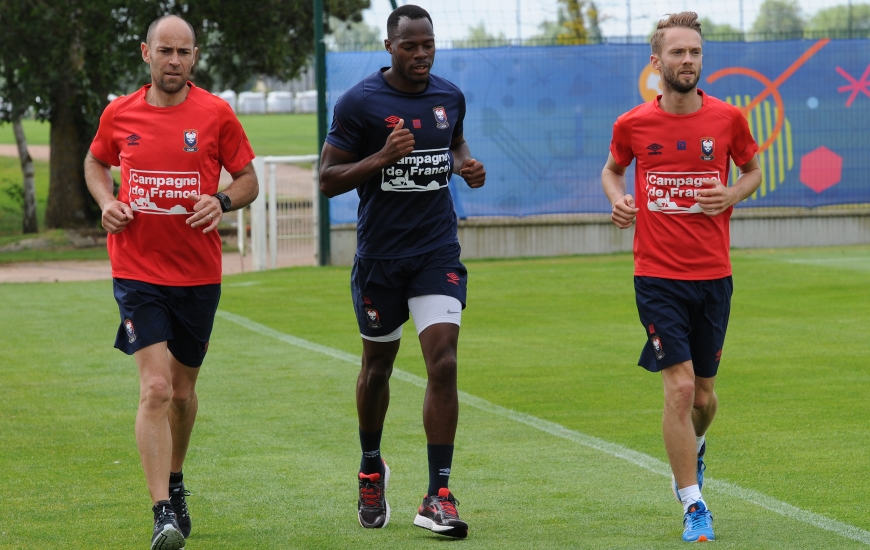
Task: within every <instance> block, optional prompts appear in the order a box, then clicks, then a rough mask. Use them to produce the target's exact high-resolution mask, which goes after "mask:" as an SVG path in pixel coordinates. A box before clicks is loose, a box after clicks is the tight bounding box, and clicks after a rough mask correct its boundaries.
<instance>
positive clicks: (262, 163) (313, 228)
mask: <svg viewBox="0 0 870 550" xmlns="http://www.w3.org/2000/svg"><path fill="white" fill-rule="evenodd" d="M318 161H319V158H318V156H317V155H296V156H268V157H257V158H255V159H254V170H255V171H256V172H257V179H258V181H259V182H260V194H259V195H258V196H257V199H256V200H255V201H254V202H253V203H251V205H250V207H249V208H250V211H251V260H252V262H251V265H252V268H253V270H254V271H263V270H266V269H274V268H276V267H279V255H293V256H299V255H300V254H308V253H310V254H312V255H313V256H312V260H314V259H316V255H317V251H318V235H319V233H318V211H319V210H318V209H319V205H318V199H319V197H320V193H319V183H318ZM278 164H296V165H299V164H303V165H304V164H311V165H312V168H311V185H310V186H308V187H307V188H305V189H304V193H303V194H302V195H301V196H300V195H297V196H294V197H286V196H285V197H281V198H282V199H283V200H282V201H281V202H280V203H279V196H278V185H277V178H276V166H277V165H278ZM237 216H238V217H237V223H238V237H239V253H240V254H241V255H242V256H244V255H245V248H244V247H245V245H244V243H245V238H246V233H247V231H246V226H245V215H244V209H240V210H238V214H237ZM279 243H280V244H281V245H282V246H279ZM298 243H303V244H305V243H308V244H310V245H311V246H304V247H303V246H295V245H296V244H298ZM279 249H280V250H279ZM267 260H268V261H267Z"/></svg>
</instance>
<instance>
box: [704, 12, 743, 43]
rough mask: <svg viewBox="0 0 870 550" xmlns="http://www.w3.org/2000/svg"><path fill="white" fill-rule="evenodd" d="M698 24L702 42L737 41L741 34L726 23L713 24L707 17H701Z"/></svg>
mask: <svg viewBox="0 0 870 550" xmlns="http://www.w3.org/2000/svg"><path fill="white" fill-rule="evenodd" d="M700 22H701V32H702V33H703V34H704V40H709V41H711V42H716V41H722V42H731V41H734V40H737V39H738V38H739V37H740V36H742V34H743V33H741V32H740V29H738V28H736V27H732V26H731V25H729V24H728V23H715V22H713V20H712V19H710V18H709V17H702V18H701V19H700Z"/></svg>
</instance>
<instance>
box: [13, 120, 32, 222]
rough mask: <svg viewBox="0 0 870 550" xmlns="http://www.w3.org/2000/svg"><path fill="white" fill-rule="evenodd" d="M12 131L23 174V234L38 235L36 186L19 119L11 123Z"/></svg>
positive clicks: (25, 139)
mask: <svg viewBox="0 0 870 550" xmlns="http://www.w3.org/2000/svg"><path fill="white" fill-rule="evenodd" d="M12 129H13V130H14V132H15V142H16V143H17V144H18V159H19V160H20V161H21V172H22V173H23V174H24V224H23V231H24V232H25V233H38V232H39V225H38V224H37V222H36V185H35V184H34V182H33V159H32V158H30V151H28V150H27V138H26V137H25V136H24V128H22V127H21V118H20V117H16V118H15V120H13V121H12Z"/></svg>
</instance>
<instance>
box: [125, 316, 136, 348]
mask: <svg viewBox="0 0 870 550" xmlns="http://www.w3.org/2000/svg"><path fill="white" fill-rule="evenodd" d="M124 330H125V331H127V341H128V342H130V343H131V344H132V343H133V342H135V341H136V329H134V328H133V321H131V320H130V319H124Z"/></svg>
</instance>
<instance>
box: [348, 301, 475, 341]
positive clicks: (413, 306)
mask: <svg viewBox="0 0 870 550" xmlns="http://www.w3.org/2000/svg"><path fill="white" fill-rule="evenodd" d="M408 309H409V310H410V311H411V317H413V318H414V326H415V327H417V335H418V336H419V335H420V333H421V332H423V331H424V330H426V329H427V328H429V327H430V326H432V325H435V324H438V323H452V324H454V325H461V324H462V302H460V301H459V300H457V299H456V298H453V297H452V296H444V295H441V294H427V295H425V296H414V297H413V298H408ZM360 336H362V337H363V338H365V339H366V340H371V341H372V342H393V341H395V340H398V339H399V338H401V337H402V327H399V328H397V329H396V330H394V331H393V332H391V333H389V334H387V335H386V336H366V335H364V334H361V335H360Z"/></svg>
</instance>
